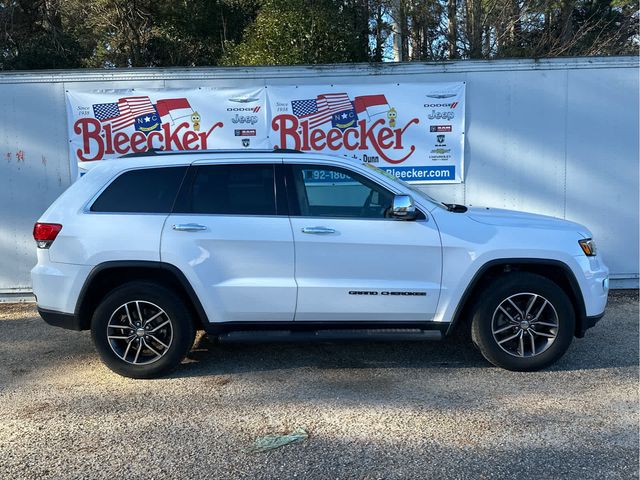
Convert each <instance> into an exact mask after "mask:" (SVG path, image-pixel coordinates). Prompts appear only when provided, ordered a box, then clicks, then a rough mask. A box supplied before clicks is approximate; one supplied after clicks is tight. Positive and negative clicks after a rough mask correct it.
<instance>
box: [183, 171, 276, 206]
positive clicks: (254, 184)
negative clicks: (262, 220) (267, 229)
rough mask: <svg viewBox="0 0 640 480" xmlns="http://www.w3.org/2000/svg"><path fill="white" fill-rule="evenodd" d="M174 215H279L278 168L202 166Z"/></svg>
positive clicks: (186, 189)
mask: <svg viewBox="0 0 640 480" xmlns="http://www.w3.org/2000/svg"><path fill="white" fill-rule="evenodd" d="M174 213H208V214H217V215H276V194H275V182H274V166H273V165H270V164H256V165H247V164H244V165H201V166H198V167H196V169H195V175H194V178H193V183H192V185H191V189H188V188H185V189H184V192H183V193H181V195H180V199H179V200H178V202H177V203H176V206H175V208H174Z"/></svg>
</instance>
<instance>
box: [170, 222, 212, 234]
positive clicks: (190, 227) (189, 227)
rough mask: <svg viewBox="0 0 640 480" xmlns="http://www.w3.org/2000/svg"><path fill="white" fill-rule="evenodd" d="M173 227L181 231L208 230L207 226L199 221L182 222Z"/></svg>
mask: <svg viewBox="0 0 640 480" xmlns="http://www.w3.org/2000/svg"><path fill="white" fill-rule="evenodd" d="M173 229H174V230H177V231H179V232H199V231H202V230H206V229H207V227H205V226H204V225H200V224H198V223H180V224H178V225H174V226H173Z"/></svg>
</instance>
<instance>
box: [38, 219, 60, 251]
mask: <svg viewBox="0 0 640 480" xmlns="http://www.w3.org/2000/svg"><path fill="white" fill-rule="evenodd" d="M60 230H62V225H60V224H59V223H40V222H37V223H36V224H35V225H34V226H33V238H34V239H35V240H36V243H37V244H38V248H49V247H50V246H51V244H52V243H53V241H54V240H55V239H56V237H57V236H58V233H60Z"/></svg>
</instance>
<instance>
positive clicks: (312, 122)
mask: <svg viewBox="0 0 640 480" xmlns="http://www.w3.org/2000/svg"><path fill="white" fill-rule="evenodd" d="M352 108H353V104H352V103H351V100H349V96H348V95H347V94H346V93H325V94H323V95H318V96H317V97H316V98H315V100H314V99H309V100H292V101H291V110H292V111H293V114H294V115H295V116H296V117H298V118H304V119H307V120H309V126H310V127H311V128H315V127H317V126H319V125H322V124H323V123H326V122H328V121H329V120H331V117H332V116H333V114H334V113H340V112H343V111H345V110H351V109H352Z"/></svg>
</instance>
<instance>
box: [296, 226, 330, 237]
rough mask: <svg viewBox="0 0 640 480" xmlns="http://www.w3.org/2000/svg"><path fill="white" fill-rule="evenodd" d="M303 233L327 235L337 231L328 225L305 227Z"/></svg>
mask: <svg viewBox="0 0 640 480" xmlns="http://www.w3.org/2000/svg"><path fill="white" fill-rule="evenodd" d="M302 233H314V234H316V235H326V234H328V233H336V231H335V230H334V229H333V228H327V227H304V228H303V229H302Z"/></svg>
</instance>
